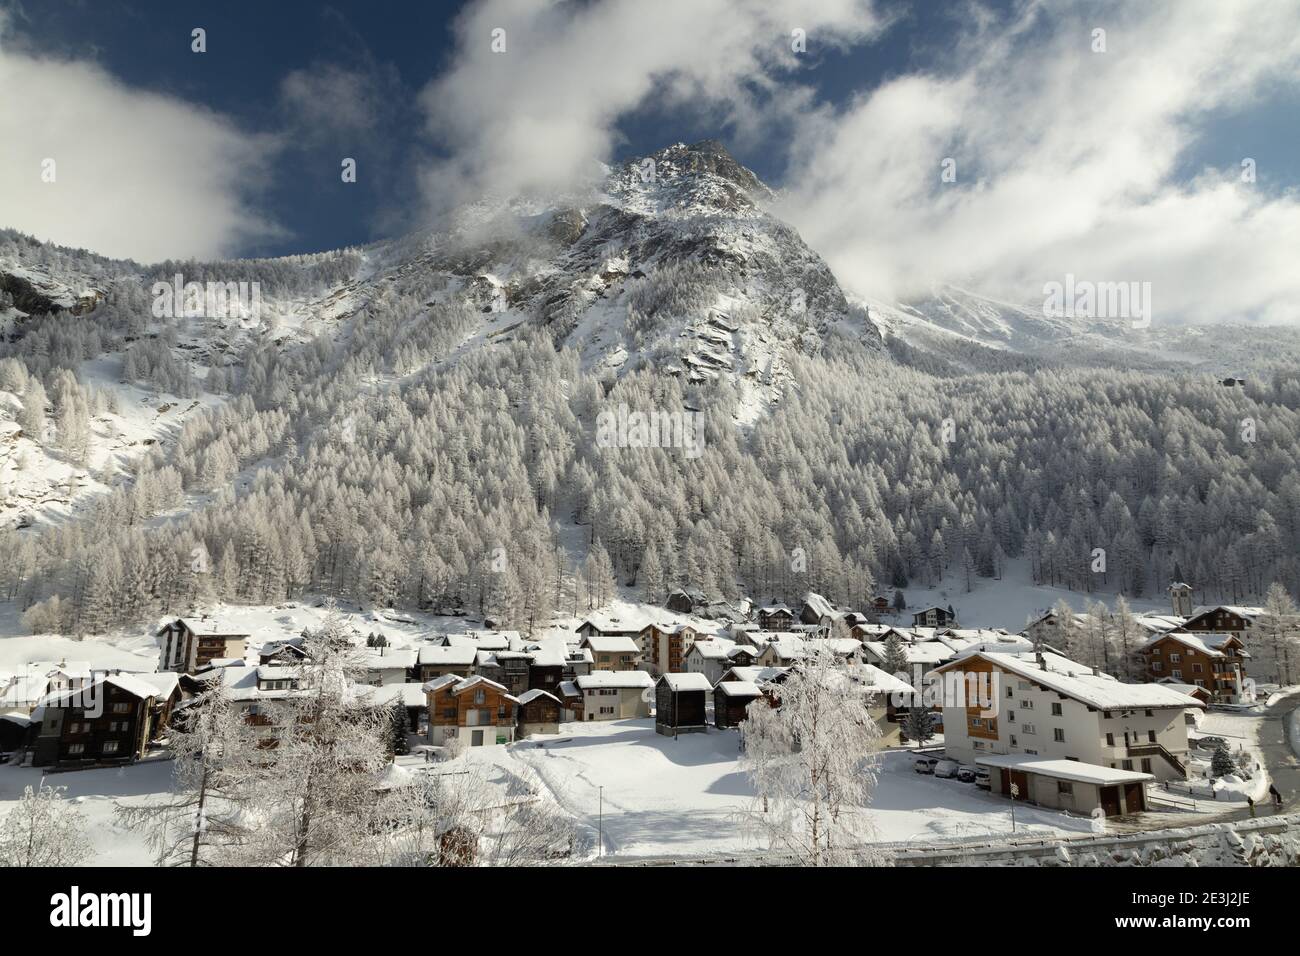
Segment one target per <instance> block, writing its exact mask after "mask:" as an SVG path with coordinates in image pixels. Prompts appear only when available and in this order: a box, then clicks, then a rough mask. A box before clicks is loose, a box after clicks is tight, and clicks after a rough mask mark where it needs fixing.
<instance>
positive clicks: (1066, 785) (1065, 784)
mask: <svg viewBox="0 0 1300 956" xmlns="http://www.w3.org/2000/svg"><path fill="white" fill-rule="evenodd" d="M1056 792H1057V793H1059V794H1062V795H1063V796H1071V797H1072V796H1074V784H1072V783H1071V782H1070V781H1068V780H1058V781H1056Z"/></svg>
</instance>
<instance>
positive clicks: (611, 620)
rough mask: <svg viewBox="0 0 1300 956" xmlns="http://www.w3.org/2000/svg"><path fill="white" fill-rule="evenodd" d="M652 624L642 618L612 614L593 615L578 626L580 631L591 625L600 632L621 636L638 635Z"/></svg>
mask: <svg viewBox="0 0 1300 956" xmlns="http://www.w3.org/2000/svg"><path fill="white" fill-rule="evenodd" d="M649 623H650V622H649V621H648V620H646V619H645V618H643V617H640V616H634V617H629V616H626V615H624V616H621V617H615V616H613V615H611V614H592V615H589V616H588V617H586V618H585V619H583V622H582V623H581V624H579V625H578V629H581V628H583V627H586V626H587V625H588V624H590V625H591V626H592V627H594V628H595V629H596V630H598V631H603V632H606V633H609V632H613V633H619V634H636V633H639V632H640V631H642V630H644V629H645V626H646V625H647V624H649Z"/></svg>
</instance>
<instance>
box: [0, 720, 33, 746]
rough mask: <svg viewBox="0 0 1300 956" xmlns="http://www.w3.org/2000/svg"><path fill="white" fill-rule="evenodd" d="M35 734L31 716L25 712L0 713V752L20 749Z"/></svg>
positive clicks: (29, 741)
mask: <svg viewBox="0 0 1300 956" xmlns="http://www.w3.org/2000/svg"><path fill="white" fill-rule="evenodd" d="M34 736H35V733H34V730H33V724H32V719H31V717H29V716H27V715H26V714H19V713H9V714H0V753H4V754H8V753H13V752H14V751H16V750H21V749H23V748H24V747H26V746H27V745H28V744H29V743H31V739H32V738H33V737H34Z"/></svg>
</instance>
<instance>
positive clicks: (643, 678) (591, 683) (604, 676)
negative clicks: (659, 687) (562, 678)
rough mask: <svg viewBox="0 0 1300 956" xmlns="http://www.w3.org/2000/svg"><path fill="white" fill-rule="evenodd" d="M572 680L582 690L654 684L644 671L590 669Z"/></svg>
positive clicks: (642, 686)
mask: <svg viewBox="0 0 1300 956" xmlns="http://www.w3.org/2000/svg"><path fill="white" fill-rule="evenodd" d="M573 682H574V683H575V684H577V685H578V687H579V688H580V689H582V690H595V689H597V688H601V687H621V688H628V689H636V688H643V689H644V688H646V687H653V686H654V681H653V680H652V679H651V678H650V675H649V674H647V673H646V672H645V671H592V672H591V673H590V674H580V675H579V676H577V677H575V678H574V679H573Z"/></svg>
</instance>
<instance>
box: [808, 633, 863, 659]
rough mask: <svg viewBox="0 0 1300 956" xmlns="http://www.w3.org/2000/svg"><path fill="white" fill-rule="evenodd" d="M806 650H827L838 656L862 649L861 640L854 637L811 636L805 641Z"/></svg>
mask: <svg viewBox="0 0 1300 956" xmlns="http://www.w3.org/2000/svg"><path fill="white" fill-rule="evenodd" d="M805 646H806V647H807V649H808V650H810V651H812V650H828V651H830V652H831V653H832V654H835V655H837V656H839V657H845V656H847V655H849V654H856V653H857V652H858V651H860V650H862V642H861V641H860V640H858V639H857V638H856V637H824V638H813V639H812V640H809V641H807V642H805Z"/></svg>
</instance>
